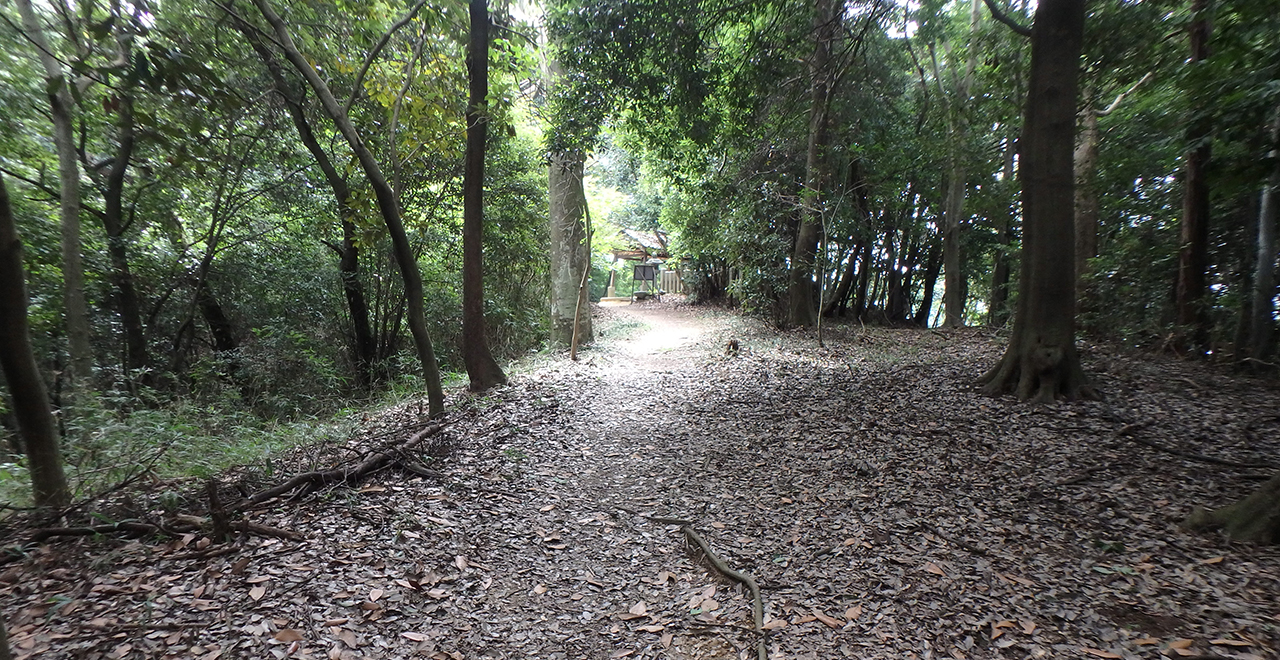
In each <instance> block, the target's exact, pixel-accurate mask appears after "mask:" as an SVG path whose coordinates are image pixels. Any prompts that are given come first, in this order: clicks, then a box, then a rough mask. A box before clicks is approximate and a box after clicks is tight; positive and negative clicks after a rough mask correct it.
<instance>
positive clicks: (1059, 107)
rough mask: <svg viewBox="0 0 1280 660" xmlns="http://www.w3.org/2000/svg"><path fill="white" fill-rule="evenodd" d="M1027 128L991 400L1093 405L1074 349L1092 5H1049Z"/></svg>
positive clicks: (988, 387) (1040, 27)
mask: <svg viewBox="0 0 1280 660" xmlns="http://www.w3.org/2000/svg"><path fill="white" fill-rule="evenodd" d="M1031 32H1032V36H1031V85H1030V90H1029V92H1028V94H1027V110H1026V118H1025V120H1024V122H1023V132H1022V149H1021V152H1020V153H1021V167H1020V172H1019V173H1020V175H1021V178H1022V205H1023V217H1024V218H1025V220H1024V222H1023V228H1024V229H1023V258H1022V274H1021V278H1020V282H1019V284H1020V286H1021V289H1020V290H1019V295H1018V312H1017V316H1016V317H1015V318H1014V324H1013V335H1012V336H1011V337H1010V339H1009V345H1008V348H1007V350H1006V352H1005V354H1004V357H1003V358H1001V360H1000V362H999V364H997V365H996V366H995V367H994V368H993V369H991V371H989V372H987V374H986V375H985V376H983V378H982V381H983V382H984V383H985V387H984V388H983V391H984V392H986V393H988V394H997V393H999V392H1003V391H1006V390H1008V389H1014V390H1015V391H1016V392H1017V395H1018V397H1019V398H1020V399H1023V400H1026V399H1030V398H1033V397H1034V398H1035V400H1036V401H1053V400H1054V399H1056V398H1058V397H1066V398H1072V397H1076V396H1081V395H1085V396H1091V395H1092V394H1093V392H1092V390H1091V389H1089V388H1088V387H1087V385H1086V384H1085V382H1084V372H1083V370H1082V369H1081V367H1080V356H1079V354H1078V353H1077V352H1076V344H1075V254H1074V252H1075V213H1074V211H1073V208H1072V202H1073V198H1074V192H1073V190H1072V188H1073V187H1074V174H1073V163H1072V160H1073V154H1072V151H1073V148H1074V142H1075V140H1074V138H1075V127H1076V99H1077V98H1078V91H1079V72H1080V50H1081V43H1082V41H1083V38H1084V0H1040V4H1039V6H1038V7H1037V9H1036V18H1035V25H1034V27H1033V28H1032V30H1031Z"/></svg>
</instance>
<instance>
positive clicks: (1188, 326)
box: [1176, 0, 1212, 353]
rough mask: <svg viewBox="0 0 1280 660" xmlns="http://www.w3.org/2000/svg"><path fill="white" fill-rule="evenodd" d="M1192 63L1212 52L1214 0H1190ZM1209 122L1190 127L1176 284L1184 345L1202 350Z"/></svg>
mask: <svg viewBox="0 0 1280 660" xmlns="http://www.w3.org/2000/svg"><path fill="white" fill-rule="evenodd" d="M1191 12H1192V16H1193V18H1192V22H1191V26H1190V28H1189V31H1190V37H1191V58H1190V61H1191V63H1192V64H1194V63H1196V62H1200V61H1202V60H1204V59H1206V58H1207V57H1208V56H1209V32H1210V25H1209V16H1208V12H1209V2H1208V0H1191ZM1209 134H1210V124H1209V121H1208V120H1207V119H1205V118H1196V119H1195V120H1194V121H1192V123H1191V125H1190V126H1189V127H1188V128H1187V142H1188V143H1190V144H1192V145H1195V146H1193V147H1192V149H1191V150H1190V151H1188V152H1187V154H1186V160H1185V165H1184V166H1183V175H1182V186H1183V190H1182V233H1181V237H1182V249H1181V250H1179V252H1178V281H1177V287H1176V296H1177V297H1176V311H1177V323H1178V325H1179V326H1180V327H1181V333H1186V334H1185V335H1184V336H1181V337H1180V338H1179V342H1178V343H1179V344H1180V347H1181V348H1183V349H1193V350H1195V351H1196V352H1198V353H1203V352H1204V351H1205V350H1206V349H1207V348H1208V346H1209V317H1208V314H1207V310H1206V309H1205V301H1204V295H1205V289H1206V282H1207V280H1208V270H1209V182H1208V180H1207V179H1206V176H1207V171H1208V168H1209V159H1210V157H1211V154H1212V152H1211V149H1210V147H1209V143H1208V140H1209Z"/></svg>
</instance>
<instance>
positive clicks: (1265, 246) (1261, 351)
mask: <svg viewBox="0 0 1280 660" xmlns="http://www.w3.org/2000/svg"><path fill="white" fill-rule="evenodd" d="M1271 144H1272V149H1271V152H1270V154H1269V155H1270V157H1271V158H1272V159H1273V160H1274V161H1275V162H1274V164H1273V165H1272V166H1271V175H1270V176H1269V177H1268V178H1267V181H1266V183H1265V184H1264V185H1263V187H1262V201H1261V204H1260V205H1259V209H1258V254H1257V257H1256V258H1255V262H1256V263H1254V272H1253V304H1252V310H1251V312H1252V314H1251V316H1252V318H1251V322H1250V324H1249V339H1250V348H1251V350H1250V352H1249V354H1250V355H1251V356H1252V357H1253V358H1254V359H1257V360H1262V361H1264V362H1265V361H1267V360H1268V359H1269V358H1270V356H1271V351H1272V347H1273V343H1272V342H1273V337H1274V335H1275V327H1276V320H1275V299H1276V220H1277V216H1280V213H1278V212H1277V206H1280V204H1278V202H1280V200H1277V199H1276V198H1277V196H1280V109H1278V110H1277V112H1276V119H1275V121H1274V123H1273V124H1272V128H1271Z"/></svg>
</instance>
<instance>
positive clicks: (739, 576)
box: [680, 525, 769, 660]
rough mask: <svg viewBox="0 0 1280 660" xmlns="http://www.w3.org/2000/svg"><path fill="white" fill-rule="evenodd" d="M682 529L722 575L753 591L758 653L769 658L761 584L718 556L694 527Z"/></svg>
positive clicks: (762, 659) (762, 657) (753, 612)
mask: <svg viewBox="0 0 1280 660" xmlns="http://www.w3.org/2000/svg"><path fill="white" fill-rule="evenodd" d="M680 531H682V532H684V535H685V538H687V539H689V541H690V542H691V543H693V544H694V545H696V546H698V549H699V550H701V551H702V556H703V557H706V558H707V561H709V562H711V565H712V566H715V568H716V570H717V571H720V574H721V575H724V576H725V577H727V578H729V579H731V580H735V581H737V582H740V583H742V584H743V585H745V586H746V587H747V590H748V591H750V592H751V606H752V607H751V614H752V616H753V617H754V619H755V624H756V632H757V633H759V634H760V638H759V639H758V640H757V642H756V655H757V656H758V657H759V660H769V649H768V645H767V644H766V642H767V639H766V635H767V633H766V632H765V629H764V601H763V600H761V598H760V585H758V584H756V581H755V579H753V578H752V577H751V576H750V575H747V574H746V573H740V572H738V571H735V570H733V569H732V568H730V567H729V565H728V564H726V563H725V562H724V560H723V559H721V558H719V557H717V556H716V554H715V553H714V552H712V551H711V546H709V545H707V542H706V540H705V539H703V538H702V536H700V535H699V534H698V533H697V532H696V531H694V529H693V528H692V527H690V526H689V525H685V526H683V527H681V528H680Z"/></svg>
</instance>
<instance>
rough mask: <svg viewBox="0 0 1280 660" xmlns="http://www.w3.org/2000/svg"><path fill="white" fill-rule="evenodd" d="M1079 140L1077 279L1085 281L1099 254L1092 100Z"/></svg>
mask: <svg viewBox="0 0 1280 660" xmlns="http://www.w3.org/2000/svg"><path fill="white" fill-rule="evenodd" d="M1081 115H1082V117H1081V119H1080V136H1079V139H1078V140H1077V141H1076V151H1075V166H1074V167H1075V178H1076V179H1075V180H1076V197H1075V209H1076V282H1077V285H1078V286H1077V290H1079V288H1080V287H1079V283H1082V282H1083V281H1084V276H1085V275H1086V273H1087V272H1088V263H1089V259H1092V258H1093V257H1096V256H1098V191H1097V190H1096V189H1095V188H1094V181H1093V179H1094V173H1095V171H1096V170H1097V167H1098V110H1097V108H1095V107H1093V103H1089V104H1087V105H1086V106H1085V107H1084V110H1082V111H1081Z"/></svg>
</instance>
